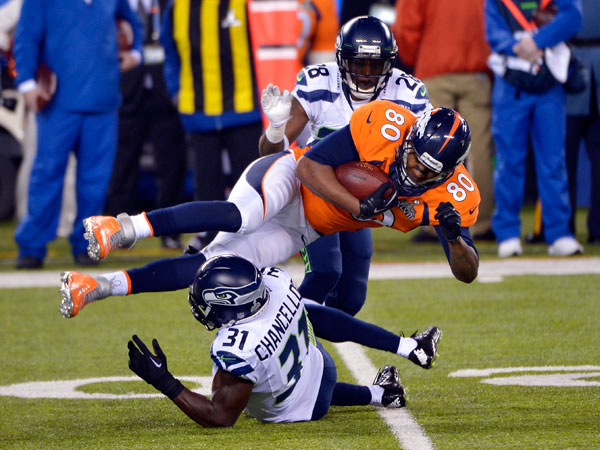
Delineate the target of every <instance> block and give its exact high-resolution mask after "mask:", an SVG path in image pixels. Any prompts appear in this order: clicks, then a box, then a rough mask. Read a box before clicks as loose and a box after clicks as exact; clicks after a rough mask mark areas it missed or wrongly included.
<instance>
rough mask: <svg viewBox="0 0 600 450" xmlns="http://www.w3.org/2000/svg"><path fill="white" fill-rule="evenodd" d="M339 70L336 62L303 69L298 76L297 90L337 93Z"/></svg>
mask: <svg viewBox="0 0 600 450" xmlns="http://www.w3.org/2000/svg"><path fill="white" fill-rule="evenodd" d="M338 72H339V69H338V67H337V64H336V63H335V62H333V63H325V64H315V65H310V66H306V67H303V68H302V69H300V72H298V75H296V88H295V90H302V91H319V90H327V91H332V92H333V91H334V90H335V91H337V89H335V86H336V84H337V82H336V80H337V77H338Z"/></svg>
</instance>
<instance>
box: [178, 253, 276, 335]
mask: <svg viewBox="0 0 600 450" xmlns="http://www.w3.org/2000/svg"><path fill="white" fill-rule="evenodd" d="M268 300H269V293H268V292H267V290H266V289H265V283H264V280H263V277H262V274H261V273H260V270H258V268H257V267H256V266H255V265H254V264H252V263H251V262H250V261H248V260H246V259H244V258H241V257H239V256H234V255H223V256H215V257H213V258H211V259H209V260H208V261H206V262H205V263H204V264H202V265H201V266H200V268H199V269H198V272H197V273H196V275H195V277H194V282H193V283H192V285H191V286H190V292H189V296H188V301H189V303H190V306H191V307H192V314H194V317H195V318H196V319H197V320H198V321H199V322H200V323H201V324H202V325H204V326H205V327H206V329H207V330H209V331H210V330H214V329H215V328H221V327H222V326H229V325H233V324H234V323H235V322H238V321H240V320H243V319H245V318H247V317H250V316H253V315H254V314H256V313H257V312H259V311H261V310H262V308H263V307H264V306H265V305H266V304H267V301H268Z"/></svg>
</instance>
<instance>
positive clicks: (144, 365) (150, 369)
mask: <svg viewBox="0 0 600 450" xmlns="http://www.w3.org/2000/svg"><path fill="white" fill-rule="evenodd" d="M131 339H132V340H131V341H129V342H128V344H127V347H128V348H129V368H130V369H131V370H132V371H133V372H134V373H135V374H136V375H137V376H138V377H140V378H141V379H142V380H144V381H145V382H146V383H148V384H151V385H152V386H154V387H155V388H156V389H158V390H159V391H160V392H162V393H163V394H165V395H166V396H167V397H169V398H170V399H171V400H173V399H174V398H175V397H177V395H179V393H180V392H181V391H182V390H183V385H182V384H181V383H180V382H179V380H177V379H176V378H175V377H174V376H173V375H171V373H170V372H169V370H168V369H167V357H166V356H165V354H164V353H163V351H162V349H161V348H160V346H159V345H158V341H157V340H156V339H152V347H154V351H155V352H156V355H154V354H152V352H151V351H150V350H148V347H146V344H144V342H143V341H142V340H141V339H140V338H139V337H138V336H137V335H135V334H134V335H133V336H132V337H131Z"/></svg>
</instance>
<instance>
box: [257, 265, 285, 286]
mask: <svg viewBox="0 0 600 450" xmlns="http://www.w3.org/2000/svg"><path fill="white" fill-rule="evenodd" d="M260 271H261V273H262V274H263V277H264V280H265V285H266V286H267V287H268V288H270V289H273V287H274V285H275V284H282V285H284V286H285V287H286V288H287V286H289V284H290V283H291V282H292V276H291V275H290V274H289V273H288V272H286V271H285V270H283V269H282V268H281V267H275V266H273V267H263V268H262V269H261V270H260Z"/></svg>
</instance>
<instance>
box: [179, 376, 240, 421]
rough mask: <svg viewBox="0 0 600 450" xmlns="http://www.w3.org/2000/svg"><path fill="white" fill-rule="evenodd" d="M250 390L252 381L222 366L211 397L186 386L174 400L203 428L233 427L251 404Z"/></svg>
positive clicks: (214, 381) (215, 379)
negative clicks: (222, 368) (249, 402)
mask: <svg viewBox="0 0 600 450" xmlns="http://www.w3.org/2000/svg"><path fill="white" fill-rule="evenodd" d="M251 393H252V383H251V382H250V381H247V380H243V379H241V378H238V377H236V376H235V375H232V374H231V373H229V372H225V371H224V370H221V369H219V370H218V371H217V373H216V374H215V378H214V379H213V385H212V397H211V398H210V399H208V398H206V397H204V396H203V395H200V394H196V393H195V392H192V391H190V390H189V389H184V390H183V391H181V393H180V394H179V395H178V396H177V397H176V398H175V399H174V400H173V402H174V403H175V404H176V405H177V406H178V407H179V409H181V410H182V411H183V412H184V413H185V414H187V416H188V417H189V418H190V419H192V420H193V421H194V422H196V423H198V424H200V425H202V426H203V427H207V428H209V427H210V428H212V427H231V426H233V425H234V424H235V422H236V421H237V420H238V418H239V417H240V415H241V414H242V411H243V410H244V408H245V407H246V405H247V404H248V400H249V399H250V394H251Z"/></svg>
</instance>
